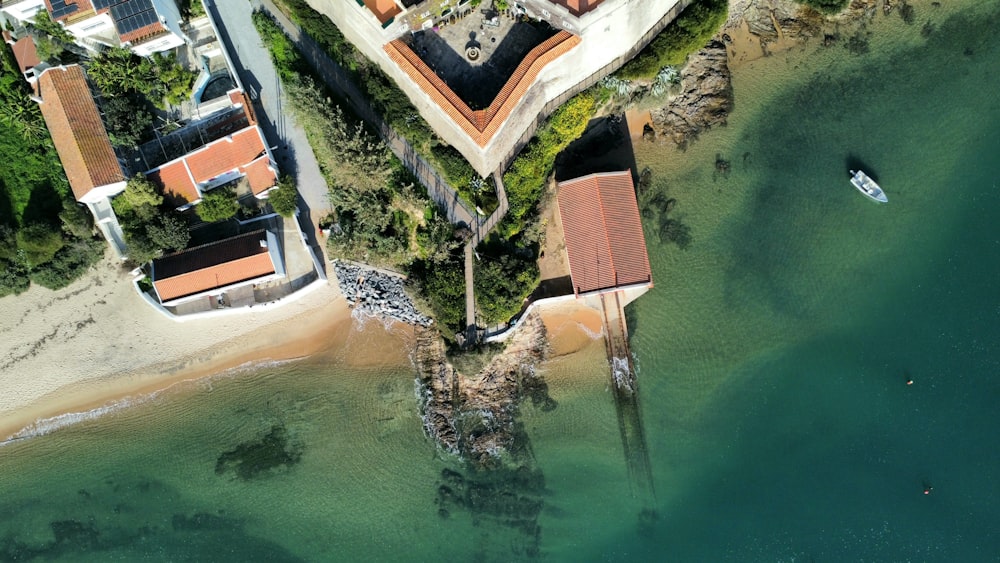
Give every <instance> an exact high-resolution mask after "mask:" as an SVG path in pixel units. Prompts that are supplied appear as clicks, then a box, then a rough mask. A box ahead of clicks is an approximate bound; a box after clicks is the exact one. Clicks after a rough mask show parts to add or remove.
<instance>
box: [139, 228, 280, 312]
mask: <svg viewBox="0 0 1000 563" xmlns="http://www.w3.org/2000/svg"><path fill="white" fill-rule="evenodd" d="M284 276H285V268H284V263H283V262H282V259H281V250H280V247H279V244H278V239H277V236H275V234H274V233H272V232H270V231H265V230H263V229H262V230H259V231H254V232H251V233H246V234H243V235H238V236H235V237H232V238H228V239H224V240H220V241H216V242H212V243H209V244H204V245H201V246H196V247H194V248H188V249H187V250H182V251H180V252H176V253H174V254H169V255H167V256H163V257H162V258H157V259H155V260H153V262H152V266H151V269H150V278H151V279H152V281H153V288H154V290H155V291H156V295H157V297H159V299H160V302H161V303H162V304H164V305H172V304H176V303H177V302H179V301H181V300H187V299H192V298H197V297H202V296H205V295H212V294H216V295H218V294H221V293H222V292H223V291H225V290H227V289H232V288H233V287H235V286H239V285H246V284H250V283H260V282H263V281H266V280H269V279H274V278H279V277H284Z"/></svg>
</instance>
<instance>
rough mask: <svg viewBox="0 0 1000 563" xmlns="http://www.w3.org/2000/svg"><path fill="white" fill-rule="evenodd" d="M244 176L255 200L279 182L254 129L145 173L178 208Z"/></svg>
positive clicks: (229, 136)
mask: <svg viewBox="0 0 1000 563" xmlns="http://www.w3.org/2000/svg"><path fill="white" fill-rule="evenodd" d="M244 176H245V177H246V179H247V182H248V183H249V184H250V191H252V192H253V194H254V195H255V196H262V195H263V194H264V193H265V192H267V191H268V190H269V189H271V188H273V187H274V186H275V184H277V182H278V177H277V173H276V169H275V167H274V165H273V164H272V162H271V159H270V157H269V156H268V154H267V150H266V148H265V145H264V137H263V135H262V133H261V132H260V128H258V127H257V126H255V125H251V126H250V127H245V128H243V129H241V130H239V131H236V132H235V133H233V134H231V135H227V136H226V137H223V138H221V139H218V140H216V141H212V142H211V143H208V144H207V145H205V146H203V147H201V148H199V149H197V150H195V151H193V152H190V153H188V154H186V155H184V156H182V157H180V158H177V159H174V160H172V161H170V162H168V163H166V164H163V165H161V166H158V167H157V168H154V169H153V170H150V171H148V172H147V173H146V177H147V178H149V179H150V180H151V181H152V182H153V183H155V184H157V185H158V186H159V187H160V188H161V189H162V190H163V195H164V197H166V198H167V199H168V201H170V202H171V203H172V204H174V205H176V206H178V207H181V206H185V205H188V204H193V203H197V202H198V201H200V200H201V196H202V194H203V193H204V192H205V191H207V190H210V189H212V188H214V187H216V186H219V185H222V184H225V183H227V182H230V181H232V180H235V179H237V178H240V177H244Z"/></svg>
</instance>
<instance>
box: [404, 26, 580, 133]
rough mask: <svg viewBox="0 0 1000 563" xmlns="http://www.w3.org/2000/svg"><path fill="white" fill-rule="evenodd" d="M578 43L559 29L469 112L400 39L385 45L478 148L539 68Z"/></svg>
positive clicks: (498, 124)
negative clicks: (481, 105)
mask: <svg viewBox="0 0 1000 563" xmlns="http://www.w3.org/2000/svg"><path fill="white" fill-rule="evenodd" d="M579 43H580V38H579V37H577V36H576V35H573V34H572V33H568V32H566V31H560V32H558V33H556V34H555V35H553V36H552V37H550V38H549V39H547V40H546V41H544V42H543V43H542V44H541V45H538V46H537V47H535V48H534V49H532V50H531V51H530V52H528V55H527V56H526V57H524V60H522V61H521V63H520V64H519V65H518V66H517V68H516V69H515V70H514V73H513V74H512V75H511V77H510V78H509V79H508V80H507V83H506V84H504V87H503V88H502V89H501V90H500V92H499V93H498V94H497V96H496V98H495V99H494V100H493V103H491V104H490V106H489V107H488V108H486V109H482V110H476V111H473V110H472V109H471V108H470V107H469V106H468V104H466V103H465V102H464V101H463V100H462V99H461V98H460V97H458V95H457V94H455V92H454V91H453V90H452V89H451V88H450V87H448V85H447V84H445V82H444V80H442V79H441V77H439V76H438V75H437V73H435V72H434V70H433V69H431V67H429V66H428V65H427V63H425V62H424V61H423V60H422V59H421V58H420V56H419V55H417V54H416V53H414V52H413V49H411V48H410V46H409V45H407V44H406V43H405V42H404V41H402V40H401V39H396V40H394V41H390V42H389V43H386V45H385V51H386V53H387V54H388V55H389V58H390V59H391V60H392V61H393V62H395V63H396V64H397V65H399V67H400V68H401V69H402V70H403V71H404V72H405V73H406V74H407V76H408V77H409V78H410V80H412V81H413V82H414V83H415V84H416V85H417V86H419V87H420V89H421V90H423V92H424V94H426V95H427V96H428V97H429V98H430V99H431V101H432V102H434V103H435V104H436V105H438V106H439V107H440V108H441V109H442V110H443V111H444V113H445V114H447V115H448V117H450V118H451V119H452V120H453V121H454V122H455V123H457V124H458V126H459V127H461V128H462V130H463V131H464V132H465V133H466V134H467V135H468V136H469V137H470V138H471V139H472V140H473V141H475V143H476V144H477V145H479V146H480V147H485V146H486V144H487V143H489V142H490V139H491V138H493V135H494V134H496V132H497V130H498V129H500V126H501V125H503V123H504V121H506V119H507V117H508V116H510V114H511V112H512V111H513V110H514V108H515V107H516V106H517V104H518V103H519V102H520V101H521V98H522V97H523V96H524V95H525V93H526V92H527V91H528V88H530V87H531V85H532V84H534V82H535V79H536V78H537V77H538V74H539V73H540V72H541V71H542V69H543V68H545V66H546V65H547V64H549V63H551V62H552V61H554V60H556V59H557V58H559V57H560V56H562V55H563V54H564V53H566V52H567V51H569V50H570V49H572V48H573V47H575V46H576V45H577V44H579Z"/></svg>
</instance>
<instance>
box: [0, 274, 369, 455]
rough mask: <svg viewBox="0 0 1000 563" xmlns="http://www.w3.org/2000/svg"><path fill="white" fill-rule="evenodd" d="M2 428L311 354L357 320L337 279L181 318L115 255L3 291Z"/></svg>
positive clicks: (7, 431)
mask: <svg viewBox="0 0 1000 563" xmlns="http://www.w3.org/2000/svg"><path fill="white" fill-rule="evenodd" d="M0 319H3V324H2V325H0V338H2V342H3V344H2V348H0V385H2V386H3V388H4V393H3V394H2V396H0V438H3V439H5V438H7V437H9V436H10V435H12V434H13V433H15V432H17V431H18V430H20V429H22V428H24V427H25V426H27V425H29V424H31V423H33V422H34V421H36V420H38V419H40V418H49V417H53V416H57V415H60V414H64V413H70V412H84V411H87V410H91V409H93V408H97V407H100V406H102V405H105V404H108V403H110V402H113V401H116V400H121V399H122V398H125V397H135V396H141V395H145V394H149V393H151V392H153V391H156V390H160V389H164V388H166V387H169V386H171V385H173V384H176V383H177V382H179V381H184V380H190V379H197V378H199V377H203V376H206V375H211V374H215V373H219V372H222V371H225V370H228V369H231V368H234V367H236V366H241V365H244V364H248V363H260V362H269V361H279V360H287V359H292V358H299V357H305V356H309V355H311V354H314V353H316V352H318V351H321V350H323V349H326V348H328V347H329V346H331V345H332V343H335V342H336V341H337V340H338V339H341V340H342V339H343V338H344V335H345V334H346V333H347V332H348V331H349V329H350V327H351V316H350V309H349V308H348V307H347V304H346V302H344V300H343V299H342V298H341V296H340V291H339V290H338V289H337V287H336V286H335V285H322V286H320V287H317V288H315V289H312V290H310V291H308V292H307V293H305V294H303V295H302V296H301V297H299V298H297V299H295V300H292V299H289V300H288V302H286V303H285V304H283V305H282V306H280V307H275V308H273V309H270V310H268V311H266V312H263V311H261V312H247V313H245V314H230V315H226V316H222V317H218V318H211V319H200V320H194V321H188V322H184V323H178V322H175V321H173V320H171V319H168V318H166V317H164V316H163V315H161V314H160V313H159V312H157V311H155V310H153V308H152V307H150V306H149V305H148V304H146V303H145V302H144V301H143V300H142V299H141V298H140V297H139V296H138V295H137V294H136V293H135V291H134V289H133V287H132V284H131V282H130V281H129V278H128V277H127V275H126V274H125V273H124V272H123V271H122V270H121V269H120V268H119V266H118V265H117V264H116V263H115V262H114V261H113V259H110V258H109V259H106V260H105V261H104V262H102V263H101V264H99V266H98V267H97V268H95V269H94V270H92V271H91V272H90V273H88V274H87V275H86V276H84V277H83V278H82V279H80V280H78V281H77V282H75V283H74V284H72V285H71V286H69V287H67V288H65V289H62V290H59V291H50V290H47V289H44V288H39V287H32V288H31V289H30V290H29V291H27V292H25V293H23V294H21V295H18V296H8V297H6V298H4V299H2V300H0Z"/></svg>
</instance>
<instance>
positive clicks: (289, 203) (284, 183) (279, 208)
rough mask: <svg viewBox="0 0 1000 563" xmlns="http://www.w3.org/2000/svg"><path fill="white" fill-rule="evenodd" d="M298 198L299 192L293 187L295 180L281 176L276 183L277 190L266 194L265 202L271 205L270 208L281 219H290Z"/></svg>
mask: <svg viewBox="0 0 1000 563" xmlns="http://www.w3.org/2000/svg"><path fill="white" fill-rule="evenodd" d="M298 198H299V191H298V189H296V187H295V179H294V178H292V177H291V176H283V177H282V178H281V181H279V182H278V187H277V189H273V190H271V191H269V192H267V201H268V202H270V203H271V208H272V209H274V212H275V213H277V214H278V215H281V216H282V217H291V216H292V215H293V214H295V206H296V205H297V203H298Z"/></svg>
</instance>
